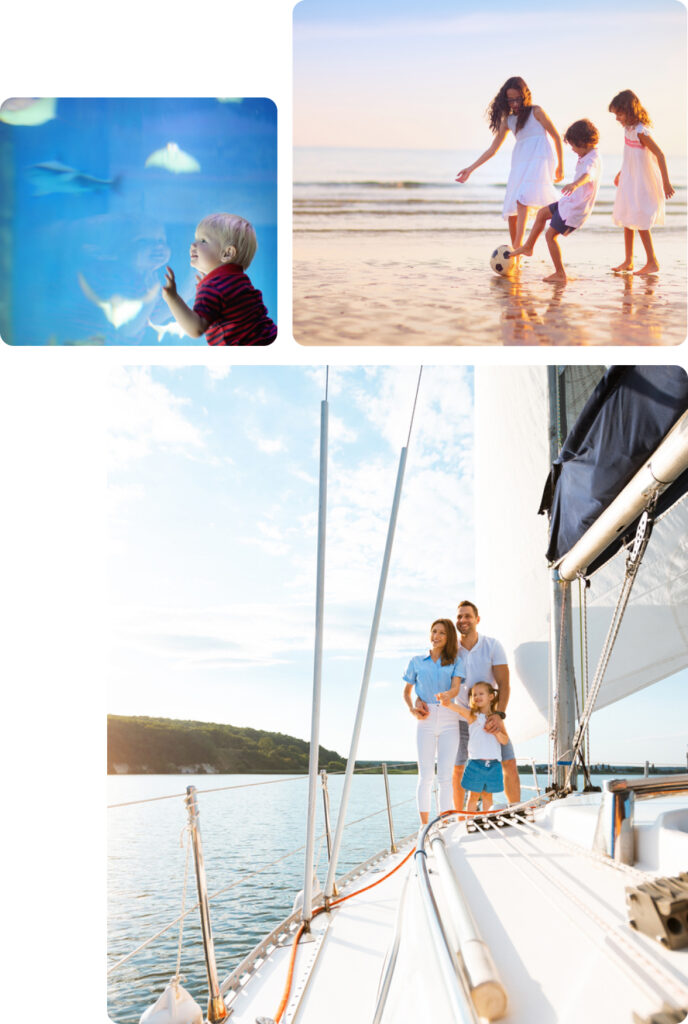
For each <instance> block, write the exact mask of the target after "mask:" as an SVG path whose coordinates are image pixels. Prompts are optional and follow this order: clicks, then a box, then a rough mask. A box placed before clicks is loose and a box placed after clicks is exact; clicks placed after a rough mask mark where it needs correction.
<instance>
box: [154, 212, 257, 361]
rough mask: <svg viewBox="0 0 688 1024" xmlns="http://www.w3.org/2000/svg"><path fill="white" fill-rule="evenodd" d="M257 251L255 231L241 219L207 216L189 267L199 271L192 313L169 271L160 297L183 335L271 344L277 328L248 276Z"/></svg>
mask: <svg viewBox="0 0 688 1024" xmlns="http://www.w3.org/2000/svg"><path fill="white" fill-rule="evenodd" d="M256 249H257V243H256V233H255V231H254V230H253V226H252V225H251V224H249V222H248V221H247V220H244V219H243V217H235V216H234V215H232V214H229V213H213V214H211V215H210V216H209V217H204V218H203V220H202V221H201V223H200V224H199V225H198V227H197V228H196V238H195V239H194V241H193V242H192V243H191V248H190V250H189V257H190V259H191V266H192V267H195V268H196V270H198V271H199V276H198V277H197V281H198V282H199V284H198V287H197V289H196V300H195V302H194V307H193V309H189V307H188V306H187V304H186V303H185V302H184V300H183V299H182V298H181V296H180V295H179V294H178V293H177V284H176V281H175V279H174V272H173V271H172V269H171V268H170V267H167V268H166V273H165V284H164V285H163V289H162V297H163V299H164V300H165V302H166V303H167V305H168V306H169V307H170V312H171V313H172V316H173V317H174V319H175V320H176V321H177V323H178V324H179V326H180V327H181V328H182V330H183V331H184V332H185V333H186V334H189V335H190V336H191V337H192V338H200V336H201V335H202V334H205V335H206V341H207V342H208V344H209V345H269V344H270V342H271V341H274V340H275V337H276V336H277V327H276V326H275V324H274V323H273V322H272V320H271V319H270V317H269V316H268V311H267V309H266V308H265V306H264V304H263V296H262V295H261V294H260V292H259V291H258V290H257V289H256V288H254V287H253V285H252V284H251V282H250V280H249V279H248V277H247V276H246V274H245V273H244V271H245V270H246V268H247V267H248V266H249V264H250V262H251V260H252V259H253V257H254V255H255V251H256Z"/></svg>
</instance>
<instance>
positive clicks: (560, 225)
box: [549, 203, 576, 235]
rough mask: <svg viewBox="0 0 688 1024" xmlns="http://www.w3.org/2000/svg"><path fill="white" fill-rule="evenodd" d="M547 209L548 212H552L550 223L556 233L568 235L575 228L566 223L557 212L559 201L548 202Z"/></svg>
mask: <svg viewBox="0 0 688 1024" xmlns="http://www.w3.org/2000/svg"><path fill="white" fill-rule="evenodd" d="M549 209H550V213H551V214H552V219H551V221H550V224H551V225H552V227H553V228H554V230H555V231H556V233H557V234H558V235H570V234H571V232H572V231H575V230H576V229H575V228H572V227H571V226H570V225H569V224H567V223H566V221H565V220H562V219H561V215H560V213H559V203H550V204H549Z"/></svg>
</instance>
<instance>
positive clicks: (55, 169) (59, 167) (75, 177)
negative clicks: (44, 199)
mask: <svg viewBox="0 0 688 1024" xmlns="http://www.w3.org/2000/svg"><path fill="white" fill-rule="evenodd" d="M27 174H28V178H29V181H30V182H31V184H32V185H33V187H34V195H37V196H47V195H51V194H52V193H55V192H65V193H67V194H69V195H83V194H84V193H85V192H102V191H104V190H105V189H109V188H112V186H113V185H114V184H115V181H114V179H108V178H94V177H93V176H92V175H91V174H84V173H83V172H82V171H77V170H75V169H74V168H73V167H67V165H66V164H62V163H60V161H59V160H46V161H45V163H42V164H33V166H32V167H29V169H28V171H27Z"/></svg>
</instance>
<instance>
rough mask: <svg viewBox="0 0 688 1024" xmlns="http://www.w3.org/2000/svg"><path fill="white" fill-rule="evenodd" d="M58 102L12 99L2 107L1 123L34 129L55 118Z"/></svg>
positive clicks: (0, 110)
mask: <svg viewBox="0 0 688 1024" xmlns="http://www.w3.org/2000/svg"><path fill="white" fill-rule="evenodd" d="M56 107H57V100H49V99H10V100H5V102H4V103H3V104H2V106H1V107H0V121H4V122H5V124H17V125H25V126H27V127H29V128H34V127H35V126H36V125H39V124H45V122H46V121H52V120H53V118H54V117H55V108H56Z"/></svg>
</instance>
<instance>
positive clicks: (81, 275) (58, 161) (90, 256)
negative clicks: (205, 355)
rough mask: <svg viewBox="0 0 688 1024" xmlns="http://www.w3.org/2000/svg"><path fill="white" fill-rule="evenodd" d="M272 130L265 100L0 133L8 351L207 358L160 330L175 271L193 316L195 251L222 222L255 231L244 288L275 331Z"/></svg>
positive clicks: (191, 105) (120, 114)
mask: <svg viewBox="0 0 688 1024" xmlns="http://www.w3.org/2000/svg"><path fill="white" fill-rule="evenodd" d="M276 120H277V112H276V108H275V105H274V103H272V101H270V100H266V99H245V100H237V101H234V100H230V101H221V100H217V99H64V100H62V99H61V100H58V101H57V107H56V116H55V117H54V118H53V119H51V120H48V121H46V122H45V123H43V124H38V125H36V126H26V125H11V124H5V123H0V242H1V243H2V244H1V246H0V249H1V250H2V252H3V256H2V257H1V259H2V264H0V265H2V268H3V271H4V272H3V274H2V275H0V335H1V336H2V338H3V339H4V340H5V341H6V342H8V343H11V344H14V345H51V344H58V345H78V344H85V345H157V344H158V343H159V342H160V343H162V344H164V345H191V344H197V345H201V346H202V345H205V344H206V342H205V339H204V338H200V339H191V338H188V337H186V336H184V337H180V336H179V335H178V334H176V333H171V332H170V331H169V330H164V328H165V327H166V325H171V324H173V321H172V318H171V316H170V313H169V309H168V308H167V306H166V304H165V303H164V301H163V300H162V298H161V296H160V286H161V284H162V282H163V279H164V266H165V264H166V263H169V264H170V265H171V266H172V268H173V269H174V271H175V274H176V276H177V285H178V290H179V292H180V294H181V295H182V296H183V298H184V299H185V300H186V301H187V302H189V303H190V304H191V305H193V296H194V294H195V275H194V272H193V271H192V270H191V268H190V267H189V262H188V254H189V243H190V242H191V240H192V239H193V236H194V231H195V227H196V224H197V223H198V222H199V220H201V218H202V217H204V216H206V215H207V214H209V213H215V212H219V211H224V212H230V213H236V214H239V215H241V216H242V217H245V218H246V219H247V220H249V221H251V222H252V224H253V225H254V227H255V229H256V233H257V237H258V252H257V254H256V257H255V259H254V261H253V263H252V264H251V266H250V268H249V276H250V277H251V280H252V282H253V284H254V285H255V286H256V287H257V288H259V289H260V290H261V291H262V293H263V299H264V301H265V303H266V305H267V307H268V311H269V313H270V315H271V317H272V318H273V319H274V320H275V321H276V320H277V280H276V278H277V273H276V251H277V209H276V196H277V190H276V170H277V158H276ZM170 143H172V144H174V145H173V148H172V149H171V151H168V144H170ZM174 146H176V149H174ZM162 152H168V158H167V159H166V163H167V166H161V165H160V159H161V158H160V157H159V156H158V157H156V158H154V160H153V161H152V162H151V159H150V158H151V157H152V156H153V154H156V153H158V154H159V153H162ZM170 153H171V158H169V154H170ZM147 161H148V163H149V166H146V162H147ZM184 165H186V166H187V167H192V168H194V169H193V170H182V169H181V168H182V167H183V166H184ZM99 303H100V304H99ZM101 304H109V309H110V316H109V318H108V312H107V310H106V309H104V308H103V307H102V305H101ZM113 309H114V312H112V310H113ZM151 323H152V324H155V325H156V327H157V330H156V327H151V326H150V324H151Z"/></svg>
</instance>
